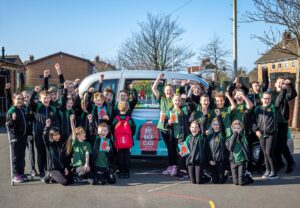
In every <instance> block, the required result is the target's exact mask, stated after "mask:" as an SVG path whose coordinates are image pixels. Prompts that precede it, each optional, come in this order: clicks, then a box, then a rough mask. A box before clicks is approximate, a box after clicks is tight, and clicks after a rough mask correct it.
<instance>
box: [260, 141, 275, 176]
mask: <svg viewBox="0 0 300 208" xmlns="http://www.w3.org/2000/svg"><path fill="white" fill-rule="evenodd" d="M259 142H260V146H261V149H262V151H263V153H264V159H265V166H266V171H270V170H271V171H275V158H274V150H275V145H276V140H275V136H274V135H269V136H267V137H264V138H261V139H259Z"/></svg>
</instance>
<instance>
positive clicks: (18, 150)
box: [6, 93, 28, 183]
mask: <svg viewBox="0 0 300 208" xmlns="http://www.w3.org/2000/svg"><path fill="white" fill-rule="evenodd" d="M12 101H13V106H12V107H11V108H10V109H9V110H8V112H7V114H6V127H7V133H8V136H9V142H10V145H11V147H10V148H11V153H12V158H11V160H12V164H11V165H12V177H13V178H12V180H13V181H14V182H16V183H22V182H24V181H26V180H27V177H26V176H25V174H24V167H25V149H26V142H27V133H28V116H27V112H26V111H25V109H24V108H23V105H24V97H23V95H22V94H21V93H14V94H13V96H12Z"/></svg>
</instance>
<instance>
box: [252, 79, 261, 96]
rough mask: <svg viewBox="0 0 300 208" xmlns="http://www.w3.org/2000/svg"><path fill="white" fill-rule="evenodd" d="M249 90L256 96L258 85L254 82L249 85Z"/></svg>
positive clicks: (258, 89) (258, 90)
mask: <svg viewBox="0 0 300 208" xmlns="http://www.w3.org/2000/svg"><path fill="white" fill-rule="evenodd" d="M251 89H252V91H253V92H254V93H255V94H258V93H259V92H260V85H259V84H258V83H256V82H254V83H253V84H252V85H251Z"/></svg>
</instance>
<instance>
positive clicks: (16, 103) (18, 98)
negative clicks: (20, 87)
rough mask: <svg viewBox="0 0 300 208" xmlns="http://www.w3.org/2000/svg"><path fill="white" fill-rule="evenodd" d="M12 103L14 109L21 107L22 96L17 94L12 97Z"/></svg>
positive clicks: (22, 103)
mask: <svg viewBox="0 0 300 208" xmlns="http://www.w3.org/2000/svg"><path fill="white" fill-rule="evenodd" d="M13 102H14V106H16V107H21V106H22V105H24V97H23V95H22V94H18V95H16V96H15V97H14V99H13Z"/></svg>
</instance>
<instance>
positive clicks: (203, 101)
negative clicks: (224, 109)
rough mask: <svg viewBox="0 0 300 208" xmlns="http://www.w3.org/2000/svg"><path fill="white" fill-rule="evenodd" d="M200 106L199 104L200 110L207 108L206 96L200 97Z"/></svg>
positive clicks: (207, 99) (208, 102)
mask: <svg viewBox="0 0 300 208" xmlns="http://www.w3.org/2000/svg"><path fill="white" fill-rule="evenodd" d="M200 104H201V106H202V108H208V106H209V104H210V100H209V97H208V96H201V98H200Z"/></svg>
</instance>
